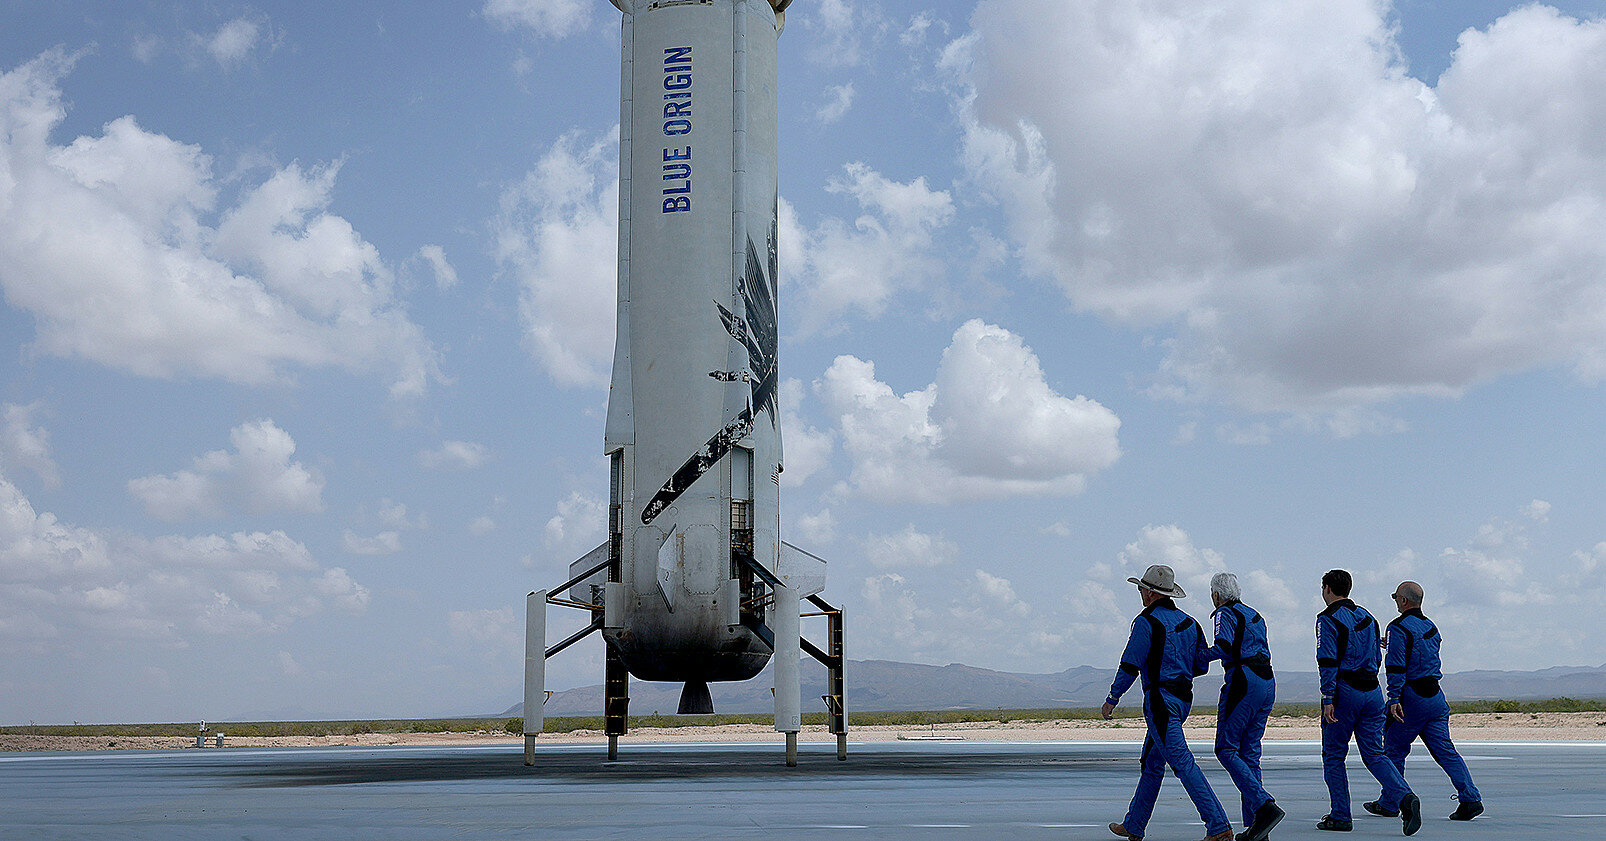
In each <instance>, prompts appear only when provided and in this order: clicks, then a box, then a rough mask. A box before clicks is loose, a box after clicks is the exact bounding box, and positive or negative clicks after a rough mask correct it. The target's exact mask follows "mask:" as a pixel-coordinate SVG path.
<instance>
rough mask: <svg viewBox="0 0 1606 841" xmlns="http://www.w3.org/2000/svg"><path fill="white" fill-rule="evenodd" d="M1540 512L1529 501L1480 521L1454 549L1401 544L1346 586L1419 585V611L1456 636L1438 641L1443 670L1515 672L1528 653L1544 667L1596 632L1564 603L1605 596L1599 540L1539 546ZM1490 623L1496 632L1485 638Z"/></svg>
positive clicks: (1377, 590)
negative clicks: (1569, 546)
mask: <svg viewBox="0 0 1606 841" xmlns="http://www.w3.org/2000/svg"><path fill="white" fill-rule="evenodd" d="M1549 510H1550V506H1549V503H1547V502H1545V501H1544V500H1537V499H1536V500H1534V501H1532V502H1530V503H1528V504H1526V505H1523V506H1520V507H1519V508H1518V509H1516V510H1515V511H1514V512H1512V514H1511V515H1509V516H1494V517H1490V518H1489V519H1488V520H1486V521H1484V522H1483V523H1482V524H1481V525H1480V526H1479V527H1478V528H1477V530H1476V531H1475V532H1474V533H1473V534H1471V535H1469V536H1468V537H1467V538H1466V539H1465V540H1463V541H1461V542H1459V543H1457V544H1455V545H1451V546H1445V547H1443V548H1440V549H1438V550H1436V551H1428V552H1418V551H1416V550H1414V549H1411V548H1409V547H1408V548H1405V549H1401V550H1400V551H1399V552H1397V553H1395V554H1394V555H1393V556H1392V557H1390V558H1387V559H1386V560H1385V561H1384V562H1382V563H1380V564H1377V565H1375V566H1369V567H1366V568H1363V569H1361V570H1358V571H1357V572H1356V575H1355V580H1356V588H1357V590H1362V589H1363V588H1364V590H1365V591H1366V592H1368V593H1373V594H1377V596H1376V597H1377V598H1382V596H1384V595H1386V594H1388V593H1390V592H1393V591H1392V589H1389V588H1393V587H1394V586H1395V585H1397V584H1398V583H1399V582H1400V581H1402V580H1407V579H1409V580H1413V581H1416V582H1418V583H1419V584H1421V585H1422V588H1423V590H1424V592H1425V595H1426V600H1425V602H1424V604H1423V611H1424V612H1425V613H1426V614H1427V615H1428V616H1430V617H1432V618H1433V620H1434V622H1436V623H1437V624H1438V625H1439V627H1441V628H1443V629H1444V630H1445V638H1446V640H1447V641H1450V640H1454V641H1456V644H1455V646H1454V647H1453V648H1452V647H1451V646H1450V645H1446V648H1445V662H1446V667H1447V668H1451V669H1466V668H1492V667H1504V668H1524V666H1522V665H1521V664H1524V663H1532V662H1534V661H1535V658H1539V659H1541V660H1545V661H1546V662H1551V663H1554V662H1556V658H1557V656H1558V654H1557V652H1566V651H1587V650H1588V647H1589V645H1590V640H1592V639H1593V638H1594V637H1595V636H1596V635H1597V631H1595V630H1594V629H1592V628H1591V626H1590V625H1589V623H1585V622H1581V621H1580V619H1579V616H1578V614H1577V611H1576V610H1575V609H1574V607H1575V606H1576V605H1578V604H1580V603H1584V602H1588V603H1594V602H1597V601H1599V600H1600V598H1601V597H1606V583H1602V579H1601V576H1600V570H1601V569H1602V565H1603V564H1606V543H1602V544H1597V545H1596V546H1595V547H1593V549H1589V550H1577V551H1574V552H1572V553H1570V555H1565V556H1564V555H1563V554H1562V553H1558V552H1555V551H1554V550H1551V549H1548V548H1542V547H1543V542H1542V541H1541V540H1540V538H1542V537H1543V536H1544V535H1545V532H1546V526H1547V520H1548V514H1549ZM1536 543H1538V544H1539V545H1537V546H1536ZM1383 601H1385V602H1386V601H1387V600H1386V599H1384V600H1383ZM1490 627H1500V628H1503V629H1505V630H1504V631H1503V632H1502V633H1500V634H1489V633H1488V629H1489V628H1490ZM1473 641H1476V645H1474V644H1473ZM1563 662H1565V658H1563ZM1575 662H1576V661H1575ZM1586 662H1588V663H1589V665H1599V664H1598V662H1597V661H1596V660H1593V659H1588V660H1587V661H1586ZM1491 664H1499V665H1498V666H1493V665H1491Z"/></svg>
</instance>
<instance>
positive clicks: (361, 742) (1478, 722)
mask: <svg viewBox="0 0 1606 841" xmlns="http://www.w3.org/2000/svg"><path fill="white" fill-rule="evenodd" d="M1215 724H1216V720H1215V716H1213V715H1194V716H1191V717H1189V719H1188V724H1187V727H1186V730H1187V733H1188V738H1189V740H1197V741H1201V742H1208V741H1210V740H1212V739H1213V738H1214V737H1215ZM1450 731H1451V735H1452V736H1453V737H1454V738H1455V739H1456V740H1458V741H1467V742H1477V741H1606V712H1583V713H1459V714H1456V715H1453V716H1451V719H1450ZM1143 733H1144V726H1143V722H1142V721H1141V720H1137V719H1130V718H1125V719H1116V720H1114V721H1089V720H1080V719H1062V720H1047V721H1039V720H1024V719H1023V720H1019V721H1007V722H989V721H967V722H959V723H954V724H936V725H929V726H918V727H911V726H899V727H889V726H878V727H859V728H853V729H851V730H850V732H849V734H848V738H849V740H850V741H854V742H891V741H898V740H925V739H944V740H949V739H954V740H960V739H962V740H967V741H978V742H983V741H1024V742H1031V741H1043V742H1056V741H1111V742H1119V741H1134V742H1135V741H1141V740H1142V739H1143ZM776 738H778V737H777V735H776V733H775V731H774V730H773V729H771V728H770V727H767V726H765V725H760V724H726V725H707V726H689V727H641V728H637V729H634V730H631V731H630V733H629V734H628V735H627V736H625V737H624V740H623V741H626V742H630V741H636V742H764V741H770V740H773V739H776ZM1266 738H1267V739H1319V738H1321V729H1320V726H1319V724H1318V723H1317V720H1316V719H1315V717H1311V716H1279V717H1275V718H1273V719H1271V721H1270V722H1269V723H1268V725H1267V728H1266ZM799 740H800V741H802V742H827V741H830V742H834V741H835V737H834V736H832V735H831V734H829V733H827V732H825V728H824V727H822V726H808V727H804V728H803V732H802V733H801V734H800V735H799ZM540 741H541V742H542V743H543V744H589V743H605V742H606V741H607V737H606V736H605V735H603V734H602V732H601V731H597V730H575V731H572V732H568V733H547V734H543V735H542V736H541V737H540ZM519 743H520V738H519V737H518V736H512V735H509V734H507V733H504V732H499V731H489V730H481V731H477V732H470V733H360V734H354V735H347V736H249V737H247V736H240V737H234V736H226V737H225V739H224V748H223V749H225V750H227V749H228V748H241V747H329V746H368V745H443V746H444V745H470V744H472V745H486V744H507V745H514V744H519ZM214 744H215V742H214V740H213V739H212V738H210V737H209V738H208V739H207V742H206V745H207V746H206V748H204V749H205V750H215V749H216V748H215V747H214ZM185 748H188V749H191V750H194V749H196V748H195V737H193V736H36V735H4V734H0V751H85V750H157V749H174V750H177V749H185Z"/></svg>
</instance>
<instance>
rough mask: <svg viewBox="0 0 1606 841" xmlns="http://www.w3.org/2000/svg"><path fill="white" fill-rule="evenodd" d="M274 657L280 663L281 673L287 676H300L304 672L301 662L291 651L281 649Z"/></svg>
mask: <svg viewBox="0 0 1606 841" xmlns="http://www.w3.org/2000/svg"><path fill="white" fill-rule="evenodd" d="M274 659H275V661H276V662H277V663H278V664H279V673H280V674H282V675H284V676H285V677H299V676H300V675H301V674H302V671H303V669H302V668H301V664H300V663H297V662H296V658H295V655H293V654H291V653H290V652H288V651H281V652H279V654H278V656H277V657H275V658H274Z"/></svg>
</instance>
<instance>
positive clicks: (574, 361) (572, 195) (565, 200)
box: [493, 127, 619, 387]
mask: <svg viewBox="0 0 1606 841" xmlns="http://www.w3.org/2000/svg"><path fill="white" fill-rule="evenodd" d="M618 212H619V129H618V128H617V127H615V128H614V129H613V131H611V132H609V133H608V134H607V135H606V136H604V137H602V138H600V139H597V140H596V141H594V142H592V143H591V144H590V145H584V144H583V143H582V141H581V139H580V136H579V135H578V134H569V135H567V136H565V137H563V138H562V139H560V140H559V141H558V142H557V143H556V144H554V145H553V147H552V148H551V149H550V150H548V152H547V153H546V154H545V155H544V156H542V158H541V160H540V161H539V162H538V163H537V164H536V165H535V168H534V169H532V170H530V172H529V173H527V174H526V175H525V177H524V179H523V180H522V181H520V182H519V183H517V184H514V185H512V186H510V187H508V188H507V189H506V190H504V191H503V193H502V198H501V208H500V210H499V212H498V214H497V217H496V219H495V220H494V222H493V228H494V232H495V236H496V257H497V262H498V263H499V264H500V265H501V266H502V268H503V269H504V270H506V271H511V272H512V273H513V274H514V276H515V277H516V278H517V279H518V283H519V318H520V322H521V323H522V324H523V325H524V330H525V335H524V340H525V345H526V347H528V348H529V350H530V351H531V353H532V354H533V355H534V356H535V358H536V359H537V360H538V361H540V363H541V364H542V366H543V367H545V368H546V370H547V373H548V374H550V375H551V377H552V379H553V381H555V382H557V383H559V384H561V385H579V386H591V387H605V386H607V384H608V378H609V374H610V372H611V363H612V359H613V339H614V327H615V298H616V292H617V283H616V281H617V275H618V256H617V255H618V250H619V248H618V246H619V243H618V232H619V220H618Z"/></svg>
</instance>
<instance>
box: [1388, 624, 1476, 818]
mask: <svg viewBox="0 0 1606 841" xmlns="http://www.w3.org/2000/svg"><path fill="white" fill-rule="evenodd" d="M1442 642H1443V639H1442V638H1441V637H1440V636H1439V629H1438V628H1437V627H1434V625H1433V620H1431V619H1429V618H1427V617H1426V616H1423V615H1422V611H1421V609H1420V608H1412V609H1411V610H1408V611H1406V612H1405V613H1403V614H1401V615H1400V618H1398V619H1396V620H1394V621H1393V622H1390V623H1389V633H1388V657H1387V659H1386V660H1385V661H1384V662H1385V665H1386V666H1387V671H1388V684H1389V697H1388V702H1389V703H1390V704H1399V705H1400V707H1401V711H1402V712H1404V713H1405V720H1404V721H1394V720H1392V719H1390V720H1389V723H1388V727H1387V729H1386V730H1385V731H1384V745H1383V751H1384V753H1385V754H1387V755H1388V758H1389V761H1391V762H1393V763H1394V765H1395V766H1396V767H1398V768H1399V769H1400V773H1401V774H1403V773H1405V756H1406V754H1408V753H1410V752H1411V742H1412V741H1414V740H1415V739H1416V737H1418V736H1421V737H1422V743H1423V744H1425V745H1427V747H1428V753H1429V754H1430V755H1431V756H1432V757H1433V761H1434V762H1437V763H1439V767H1440V768H1443V769H1444V773H1446V774H1449V775H1450V782H1451V783H1452V784H1454V785H1455V793H1456V799H1457V800H1460V801H1461V802H1462V803H1478V802H1481V801H1482V799H1483V798H1482V797H1481V796H1480V795H1479V794H1478V787H1477V786H1475V785H1473V784H1472V773H1471V772H1470V771H1468V770H1467V763H1466V762H1464V761H1462V759H1461V754H1459V753H1456V750H1455V744H1454V743H1453V742H1451V741H1450V705H1449V703H1448V702H1446V701H1445V699H1444V692H1442V691H1441V690H1440V689H1439V679H1440V678H1441V677H1443V675H1442V674H1441V673H1440V672H1439V645H1440V644H1441V643H1442Z"/></svg>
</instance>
